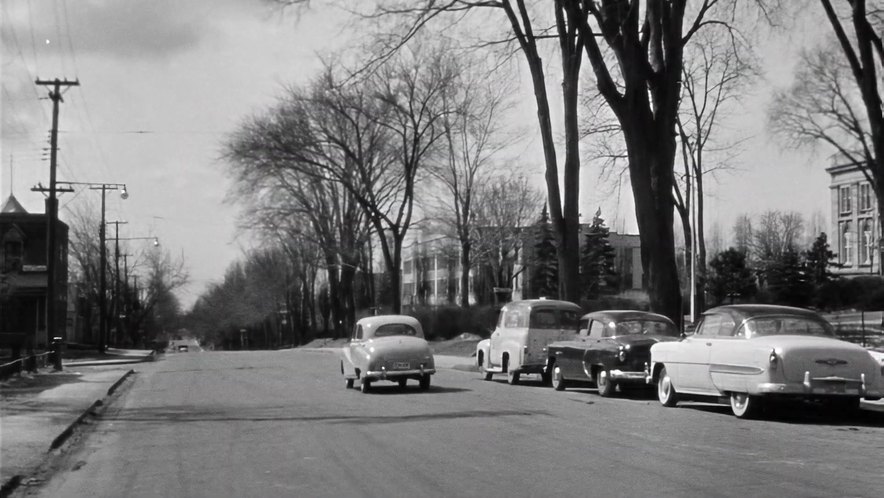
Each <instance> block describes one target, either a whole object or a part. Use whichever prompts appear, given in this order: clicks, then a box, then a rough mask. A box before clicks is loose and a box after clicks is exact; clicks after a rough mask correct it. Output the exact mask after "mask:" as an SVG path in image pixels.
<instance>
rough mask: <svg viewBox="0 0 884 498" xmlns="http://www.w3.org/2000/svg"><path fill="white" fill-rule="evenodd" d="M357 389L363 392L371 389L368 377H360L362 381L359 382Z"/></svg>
mask: <svg viewBox="0 0 884 498" xmlns="http://www.w3.org/2000/svg"><path fill="white" fill-rule="evenodd" d="M359 390H360V391H362V392H363V393H367V392H369V391H371V381H370V380H368V379H362V382H361V383H360V384H359Z"/></svg>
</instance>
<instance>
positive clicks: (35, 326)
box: [0, 195, 68, 349]
mask: <svg viewBox="0 0 884 498" xmlns="http://www.w3.org/2000/svg"><path fill="white" fill-rule="evenodd" d="M47 219H48V217H47V215H46V214H45V213H44V214H31V213H28V212H27V211H26V210H25V209H24V208H23V207H22V205H21V204H20V203H19V202H18V200H17V199H16V198H15V196H13V195H10V196H9V198H7V199H6V201H5V202H4V203H3V205H2V207H0V347H12V346H24V347H33V348H37V349H43V348H46V347H47V346H48V344H49V337H48V331H47V330H46V318H47V314H46V313H47V306H46V287H47V282H48V280H47V271H46V255H47V242H46V240H47V226H46V223H47ZM56 230H57V231H56V235H57V240H58V246H57V247H56V252H55V253H56V257H57V258H58V259H57V262H56V275H55V278H56V280H55V282H56V286H55V287H56V289H57V293H56V295H57V299H56V302H55V306H54V307H53V310H54V313H56V317H57V318H56V323H58V325H59V329H60V330H58V331H57V333H58V334H60V335H62V336H63V337H64V335H65V333H64V329H65V328H66V327H65V322H66V320H65V319H66V315H67V278H68V264H67V259H68V258H67V244H68V226H67V225H66V224H64V223H62V222H61V221H59V222H58V225H57V227H56Z"/></svg>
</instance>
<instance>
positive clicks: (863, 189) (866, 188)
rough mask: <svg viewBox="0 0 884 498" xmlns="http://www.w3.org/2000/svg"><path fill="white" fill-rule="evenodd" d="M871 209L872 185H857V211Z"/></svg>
mask: <svg viewBox="0 0 884 498" xmlns="http://www.w3.org/2000/svg"><path fill="white" fill-rule="evenodd" d="M871 209H872V185H871V184H869V183H861V184H860V185H859V210H860V211H870V210H871Z"/></svg>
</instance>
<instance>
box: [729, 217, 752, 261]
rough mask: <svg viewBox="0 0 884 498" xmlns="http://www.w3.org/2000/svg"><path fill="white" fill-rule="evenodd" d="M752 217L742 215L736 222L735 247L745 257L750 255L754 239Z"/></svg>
mask: <svg viewBox="0 0 884 498" xmlns="http://www.w3.org/2000/svg"><path fill="white" fill-rule="evenodd" d="M752 234H753V230H752V217H750V216H749V215H747V214H742V215H740V216H738V217H737V220H736V221H735V222H734V244H733V247H734V248H735V249H737V250H738V251H740V252H742V253H743V254H745V255H747V256H748V255H749V251H750V249H751V247H752V239H753V235H752Z"/></svg>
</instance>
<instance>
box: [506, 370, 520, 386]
mask: <svg viewBox="0 0 884 498" xmlns="http://www.w3.org/2000/svg"><path fill="white" fill-rule="evenodd" d="M506 381H507V382H508V383H509V384H510V385H511V386H516V385H518V384H519V372H516V371H514V370H510V371H508V372H507V373H506Z"/></svg>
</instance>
